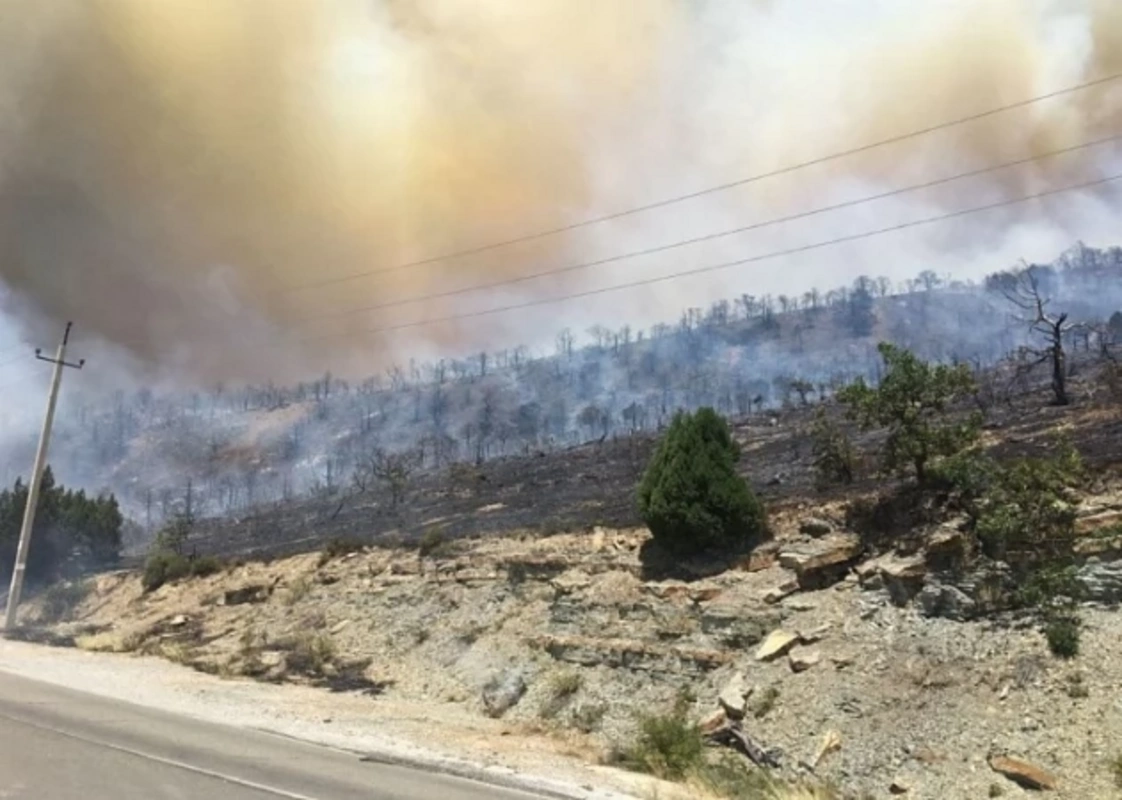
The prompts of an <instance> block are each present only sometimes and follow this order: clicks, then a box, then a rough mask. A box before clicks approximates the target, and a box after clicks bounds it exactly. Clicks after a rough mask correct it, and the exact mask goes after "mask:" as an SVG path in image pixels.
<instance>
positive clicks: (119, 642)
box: [74, 631, 144, 653]
mask: <svg viewBox="0 0 1122 800" xmlns="http://www.w3.org/2000/svg"><path fill="white" fill-rule="evenodd" d="M143 643H144V634H143V633H142V632H140V631H128V632H124V631H103V632H101V633H92V634H87V635H85V636H79V637H77V638H76V639H75V640H74V645H75V647H77V648H78V649H79V650H89V651H90V652H92V653H135V652H136V651H137V650H139V649H140V646H141V644H143Z"/></svg>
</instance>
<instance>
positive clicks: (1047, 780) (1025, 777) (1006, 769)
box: [990, 756, 1056, 789]
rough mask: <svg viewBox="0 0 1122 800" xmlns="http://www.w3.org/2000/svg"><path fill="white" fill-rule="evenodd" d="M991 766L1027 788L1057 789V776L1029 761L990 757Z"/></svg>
mask: <svg viewBox="0 0 1122 800" xmlns="http://www.w3.org/2000/svg"><path fill="white" fill-rule="evenodd" d="M990 767H991V768H992V769H993V770H994V771H995V772H1000V773H1001V774H1002V775H1004V776H1005V777H1006V778H1008V779H1009V780H1011V781H1013V782H1014V783H1016V784H1019V785H1020V786H1023V787H1025V788H1026V789H1055V788H1056V777H1055V776H1054V775H1052V774H1051V773H1050V772H1046V771H1045V770H1043V769H1041V768H1040V767H1037V766H1035V765H1033V764H1030V763H1028V762H1027V761H1021V760H1020V759H1017V758H1008V757H1006V756H993V757H991V758H990Z"/></svg>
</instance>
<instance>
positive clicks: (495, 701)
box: [483, 670, 526, 718]
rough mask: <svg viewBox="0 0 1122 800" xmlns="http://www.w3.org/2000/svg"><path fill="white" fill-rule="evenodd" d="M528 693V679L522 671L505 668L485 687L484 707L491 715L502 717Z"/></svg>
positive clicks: (488, 714)
mask: <svg viewBox="0 0 1122 800" xmlns="http://www.w3.org/2000/svg"><path fill="white" fill-rule="evenodd" d="M525 693H526V681H525V679H524V678H523V677H522V673H520V672H518V671H515V670H505V671H503V672H501V673H500V674H498V675H496V676H495V677H494V678H492V679H491V680H490V681H488V682H487V685H486V686H484V687H483V708H484V710H485V711H486V712H487V716H489V717H495V718H498V717H501V716H502V715H503V714H505V713H506V712H507V711H509V710H510V709H511V708H514V706H516V705H518V701H519V700H521V699H522V695H524V694H525Z"/></svg>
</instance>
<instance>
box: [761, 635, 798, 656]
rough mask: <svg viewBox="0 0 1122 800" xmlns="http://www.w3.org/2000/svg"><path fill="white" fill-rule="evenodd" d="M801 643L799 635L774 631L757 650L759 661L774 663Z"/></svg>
mask: <svg viewBox="0 0 1122 800" xmlns="http://www.w3.org/2000/svg"><path fill="white" fill-rule="evenodd" d="M798 643H799V635H798V634H797V633H791V632H790V631H785V630H774V631H772V632H771V633H769V634H768V637H767V638H766V639H764V642H763V644H761V645H760V647H759V649H758V650H756V660H757V661H772V660H774V659H776V658H779V657H780V656H782V655H784V654H785V653H787V652H788V651H789V650H790V649H791V648H792V647H794V646H795V645H796V644H798Z"/></svg>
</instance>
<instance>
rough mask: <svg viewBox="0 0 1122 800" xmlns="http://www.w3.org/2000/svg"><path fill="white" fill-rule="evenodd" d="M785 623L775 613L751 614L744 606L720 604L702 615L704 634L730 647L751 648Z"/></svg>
mask: <svg viewBox="0 0 1122 800" xmlns="http://www.w3.org/2000/svg"><path fill="white" fill-rule="evenodd" d="M781 620H782V615H781V614H780V613H779V612H778V611H775V610H771V609H767V610H764V609H761V610H760V611H757V612H752V611H751V610H750V609H746V608H744V606H743V605H740V604H733V603H724V602H718V603H717V604H716V605H713V606H710V607H708V608H706V609H705V610H703V611H702V612H701V632H702V633H704V634H706V635H709V636H713V637H715V638H716V639H717V640H718V641H719V642H720V643H721V644H722V645H724V646H725V647H730V648H743V647H751V646H752V645H754V644H756V643H757V642H761V641H763V638H764V636H766V635H767V632H768V631H769V630H771V629H772V628H774V627H775V626H776V625H778V624H779V623H780V621H781Z"/></svg>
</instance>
